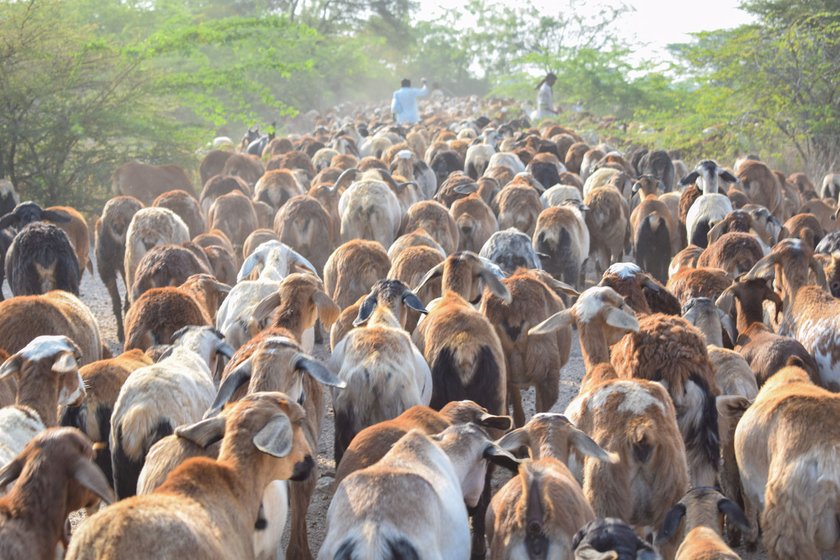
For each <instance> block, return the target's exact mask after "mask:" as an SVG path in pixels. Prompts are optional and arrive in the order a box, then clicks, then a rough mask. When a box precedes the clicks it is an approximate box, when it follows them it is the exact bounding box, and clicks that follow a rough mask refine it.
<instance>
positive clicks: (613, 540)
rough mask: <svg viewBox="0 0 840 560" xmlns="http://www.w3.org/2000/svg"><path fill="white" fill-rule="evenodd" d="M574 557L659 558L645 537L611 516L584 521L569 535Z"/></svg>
mask: <svg viewBox="0 0 840 560" xmlns="http://www.w3.org/2000/svg"><path fill="white" fill-rule="evenodd" d="M572 548H573V549H574V553H575V556H574V558H575V560H605V559H606V558H613V559H615V560H662V557H661V556H659V554H658V553H657V552H656V550H654V548H653V546H652V545H651V544H650V543H648V542H647V541H644V540H642V538H641V537H639V535H637V534H636V532H635V531H634V530H633V528H632V527H630V526H629V525H628V524H627V523H625V522H624V521H622V520H620V519H617V518H615V517H607V518H606V519H596V520H595V521H590V522H589V523H587V524H586V525H584V526H583V527H582V528H581V529H580V531H578V532H577V534H576V535H575V537H574V539H572Z"/></svg>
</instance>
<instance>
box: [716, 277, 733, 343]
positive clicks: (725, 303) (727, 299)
mask: <svg viewBox="0 0 840 560" xmlns="http://www.w3.org/2000/svg"><path fill="white" fill-rule="evenodd" d="M733 287H734V284H733V285H731V286H729V287H728V288H726V289H725V290H723V292H721V294H720V295H719V296H718V298H717V299H716V300H715V305H716V306H717V307H718V308H720V310H721V311H723V312H724V313H726V314H727V315H729V314H730V313H732V306H733V305H734V304H735V290H733V289H732V288H733ZM732 342H735V341H734V340H733V341H732Z"/></svg>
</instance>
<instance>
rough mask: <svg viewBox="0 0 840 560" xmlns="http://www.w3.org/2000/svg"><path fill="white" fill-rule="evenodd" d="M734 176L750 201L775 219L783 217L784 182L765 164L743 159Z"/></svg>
mask: <svg viewBox="0 0 840 560" xmlns="http://www.w3.org/2000/svg"><path fill="white" fill-rule="evenodd" d="M735 177H736V178H737V179H738V183H739V185H740V186H741V187H742V188H743V189H744V192H746V194H747V196H749V197H750V202H752V203H753V204H760V205H761V206H764V207H765V208H767V210H769V211H770V213H771V214H772V215H773V216H775V217H776V218H777V219H780V220H781V219H784V218H783V217H782V216H783V215H784V210H785V208H784V203H785V198H784V195H783V193H782V185H783V184H784V183H781V184H780V183H779V180H778V179H777V178H776V176H775V175H774V174H773V172H772V171H770V168H769V167H767V165H766V164H764V163H762V162H760V161H752V160H748V161H745V162H743V163H742V164H741V165H740V166H738V170H737V172H736V174H735ZM834 198H836V197H834Z"/></svg>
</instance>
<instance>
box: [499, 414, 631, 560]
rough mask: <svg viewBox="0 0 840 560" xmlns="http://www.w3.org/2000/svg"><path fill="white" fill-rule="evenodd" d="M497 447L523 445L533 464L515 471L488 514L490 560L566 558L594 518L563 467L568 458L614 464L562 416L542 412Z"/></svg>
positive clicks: (615, 458) (610, 455)
mask: <svg viewBox="0 0 840 560" xmlns="http://www.w3.org/2000/svg"><path fill="white" fill-rule="evenodd" d="M499 443H500V445H502V446H504V447H512V446H514V445H520V446H522V445H525V446H527V447H528V448H529V450H530V452H531V459H532V460H531V461H528V462H525V463H523V464H522V465H521V466H520V467H519V475H518V476H516V477H514V478H512V479H511V480H509V481H508V483H507V484H505V485H504V486H503V487H502V488H501V489H500V490H499V492H498V493H497V494H496V495H495V496H494V497H493V500H492V501H491V503H490V508H489V509H488V510H487V527H488V532H487V536H488V540H489V541H490V558H491V559H502V558H509V557H511V556H514V555H517V554H519V555H520V556H522V555H526V556H540V555H545V557H548V555H551V556H552V557H568V555H569V554H571V552H572V540H573V539H574V536H575V534H576V533H577V531H578V529H579V528H580V527H581V526H583V525H584V524H586V523H588V522H590V521H592V520H593V519H594V518H595V513H594V512H593V511H592V507H591V506H590V505H589V503H588V502H587V501H586V498H585V497H584V495H583V491H582V490H581V487H580V485H579V484H578V483H577V481H576V480H575V479H574V476H573V475H572V473H571V472H570V471H569V469H568V467H567V466H566V462H567V461H568V458H569V454H570V452H572V451H577V452H578V453H580V454H581V455H585V456H589V457H593V458H596V459H598V460H601V461H607V462H617V461H618V455H616V454H613V453H608V452H606V451H604V450H603V449H601V448H600V447H599V446H598V444H596V443H595V442H594V441H592V440H591V439H590V438H589V436H587V435H586V434H584V433H583V432H581V431H580V430H578V429H576V428H575V427H574V426H572V425H571V423H570V422H569V421H568V419H566V418H565V417H564V416H562V415H560V414H546V413H541V414H537V415H535V416H534V417H533V418H532V419H531V421H530V422H528V424H527V425H526V426H525V427H523V428H520V429H517V430H515V431H513V432H511V433H509V434H507V435H505V436H504V438H502V440H500V442H499Z"/></svg>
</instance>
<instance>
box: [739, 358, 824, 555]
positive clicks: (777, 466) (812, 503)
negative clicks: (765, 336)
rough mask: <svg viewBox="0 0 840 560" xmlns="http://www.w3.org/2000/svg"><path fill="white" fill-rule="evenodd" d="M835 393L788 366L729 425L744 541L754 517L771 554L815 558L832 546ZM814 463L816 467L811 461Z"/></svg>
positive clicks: (750, 541)
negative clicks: (746, 527) (738, 479)
mask: <svg viewBox="0 0 840 560" xmlns="http://www.w3.org/2000/svg"><path fill="white" fill-rule="evenodd" d="M838 407H840V400H838V396H837V395H836V394H834V393H830V392H828V391H826V390H825V389H822V388H820V387H817V386H816V385H814V384H813V383H811V381H810V379H809V378H808V374H807V372H805V370H803V369H801V368H799V367H795V366H788V367H785V368H783V369H782V370H781V371H779V372H778V373H776V374H775V375H774V376H773V377H771V378H770V379H769V380H767V382H766V383H765V384H764V386H763V387H762V388H761V390H760V391H759V393H758V396H757V397H756V399H755V402H754V403H753V404H752V406H750V407H749V408H748V409H747V410H746V412H744V415H743V417H742V418H741V420H740V421H739V422H738V427H737V428H736V429H735V456H736V459H737V461H738V469H739V471H740V474H741V480H742V482H743V487H744V513H745V514H746V517H747V521H748V522H749V525H750V529H749V531H747V534H746V542H747V546H748V547H749V546H755V544H756V542H757V541H758V518H759V516H760V517H761V530H762V532H763V541H764V545H765V546H766V548H767V551H768V556H769V558H772V559H774V560H775V559H781V558H802V559H806V560H817V559H819V558H820V551H835V550H837V546H838V542H837V531H836V530H835V523H836V521H835V520H836V519H837V514H838V512H837V506H836V502H837V501H836V500H835V499H833V497H834V496H835V495H836V493H837V488H838V485H840V480H838V474H837V472H836V465H837V461H836V455H837V445H838V438H837V435H836V430H834V429H833V425H834V422H833V419H834V418H835V417H836V416H837V415H838V411H839V409H838ZM815 467H817V468H815Z"/></svg>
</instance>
